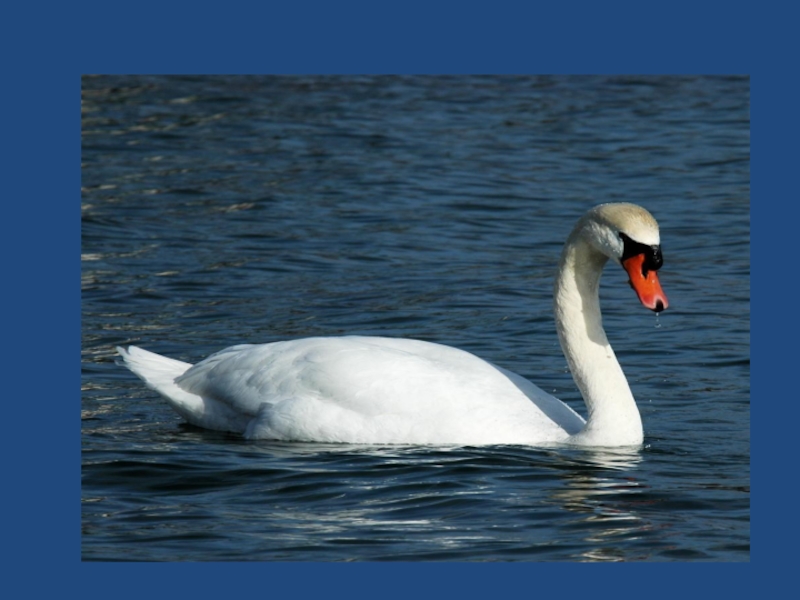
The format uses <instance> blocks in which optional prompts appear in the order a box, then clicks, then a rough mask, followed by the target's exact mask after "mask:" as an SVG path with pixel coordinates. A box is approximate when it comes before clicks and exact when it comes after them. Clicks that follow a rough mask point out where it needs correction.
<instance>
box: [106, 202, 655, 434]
mask: <svg viewBox="0 0 800 600" xmlns="http://www.w3.org/2000/svg"><path fill="white" fill-rule="evenodd" d="M659 244H660V240H659V232H658V224H657V223H656V221H655V219H654V218H653V217H652V215H650V213H649V212H647V211H646V210H645V209H643V208H641V207H639V206H636V205H634V204H627V203H614V204H601V205H599V206H596V207H594V208H593V209H591V210H589V211H588V212H587V213H586V214H585V215H584V216H583V217H582V218H581V219H580V220H579V221H578V223H577V225H576V226H575V228H574V229H573V231H572V233H571V234H570V236H569V238H568V239H567V242H566V245H565V247H564V250H563V253H562V255H561V261H560V263H559V269H558V275H557V276H556V280H555V288H554V308H555V318H556V325H557V329H558V336H559V340H560V341H561V347H562V349H563V351H564V354H565V355H566V357H567V361H568V363H569V367H570V370H571V371H572V375H573V377H574V378H575V382H576V384H577V385H578V388H579V389H580V391H581V394H583V398H584V400H585V402H586V406H587V408H588V418H587V421H584V420H583V419H582V418H581V417H580V416H579V415H578V414H577V413H575V412H574V411H573V410H572V409H571V408H569V407H568V406H567V405H566V404H563V403H562V402H561V401H559V400H557V399H556V398H554V397H553V396H551V395H549V394H547V393H546V392H544V391H542V390H541V389H539V388H538V387H537V386H535V385H534V384H532V383H531V382H529V381H527V380H526V379H524V378H522V377H520V376H519V375H516V374H515V373H511V372H510V371H506V370H505V369H502V368H500V367H498V366H495V365H493V364H491V363H489V362H486V361H484V360H482V359H480V358H478V357H476V356H474V355H472V354H470V353H468V352H465V351H463V350H458V349H456V348H451V347H448V346H443V345H440V344H434V343H430V342H423V341H418V340H409V339H392V338H381V337H357V336H352V337H332V338H307V339H300V340H293V341H286V342H275V343H271V344H260V345H240V346H233V347H230V348H227V349H225V350H222V351H221V352H217V353H216V354H213V355H211V356H209V357H208V358H206V359H205V360H204V361H202V362H200V363H198V364H196V365H194V366H192V365H190V364H188V363H184V362H180V361H177V360H173V359H171V358H166V357H164V356H160V355H158V354H154V353H152V352H148V351H146V350H142V349H140V348H137V347H135V346H130V347H129V348H128V349H124V348H117V350H118V351H119V353H120V354H121V355H122V357H123V359H124V362H125V364H126V366H128V368H130V369H131V370H132V371H133V372H134V373H136V374H137V375H138V376H139V377H141V378H142V379H143V380H144V382H145V383H146V384H147V385H148V386H149V387H151V388H152V389H154V390H155V391H157V392H158V393H159V394H161V395H162V396H163V397H164V398H166V399H167V401H168V402H169V403H170V404H171V405H172V407H173V408H174V409H175V410H176V411H177V412H178V413H179V414H180V415H181V416H182V417H184V418H185V419H186V420H187V421H188V422H189V423H192V424H194V425H198V426H200V427H205V428H207V429H216V430H221V431H231V432H238V433H242V434H244V435H245V436H246V437H247V438H251V439H274V440H295V441H319V442H349V443H368V444H395V443H398V444H459V445H461V444H464V445H481V444H523V445H546V444H552V443H568V444H582V445H592V446H627V445H638V444H641V443H642V439H643V432H642V422H641V418H640V417H639V411H638V409H637V407H636V402H635V401H634V399H633V395H632V394H631V390H630V388H629V387H628V382H627V380H626V379H625V375H624V374H623V372H622V369H621V368H620V366H619V363H618V362H617V359H616V357H615V355H614V351H613V350H612V349H611V346H610V345H609V343H608V339H607V338H606V334H605V331H603V326H602V319H601V315H600V303H599V298H598V287H599V283H600V275H601V272H602V269H603V265H604V264H605V263H606V261H607V260H608V259H609V258H611V259H612V260H613V261H614V262H616V263H619V264H621V265H622V266H623V267H624V268H625V270H626V271H627V272H628V276H629V278H630V282H631V285H632V287H633V288H634V290H635V291H636V293H637V294H638V296H639V300H640V301H641V302H642V304H643V305H644V306H646V307H647V308H649V309H651V310H654V311H661V310H664V309H665V308H666V307H667V299H666V296H665V295H664V293H663V291H662V290H661V285H660V283H659V281H658V278H657V276H656V273H655V271H656V270H657V269H658V268H659V267H660V266H661V263H662V258H661V250H660V245H659Z"/></svg>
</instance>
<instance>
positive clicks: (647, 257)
mask: <svg viewBox="0 0 800 600" xmlns="http://www.w3.org/2000/svg"><path fill="white" fill-rule="evenodd" d="M619 237H620V239H621V240H622V244H623V247H622V258H621V261H622V262H625V261H626V260H627V259H629V258H630V257H632V256H638V255H639V254H644V260H643V261H642V276H644V277H647V273H648V271H658V270H659V269H660V268H661V265H663V264H664V257H663V256H662V255H661V246H648V245H647V244H640V243H639V242H635V241H634V240H632V239H631V238H629V237H628V236H627V235H625V234H624V233H622V232H620V234H619Z"/></svg>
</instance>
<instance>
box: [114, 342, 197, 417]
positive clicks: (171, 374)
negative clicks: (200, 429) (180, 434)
mask: <svg viewBox="0 0 800 600" xmlns="http://www.w3.org/2000/svg"><path fill="white" fill-rule="evenodd" d="M117 352H119V354H120V356H121V357H122V361H123V364H124V365H125V366H126V367H128V368H129V369H130V370H131V371H133V372H134V373H136V375H138V376H139V378H140V379H141V380H142V381H144V382H145V383H146V384H147V387H149V388H150V389H153V390H155V391H156V392H158V393H159V394H160V395H162V396H163V397H164V398H165V399H166V400H167V401H168V402H169V403H170V405H171V406H172V408H174V409H175V410H176V411H177V412H178V414H179V415H181V416H182V417H183V418H184V419H186V420H187V421H189V422H190V423H194V422H195V419H194V418H193V417H194V416H195V415H197V414H202V412H203V399H202V398H201V397H200V396H195V395H194V394H190V393H189V392H187V391H185V390H182V389H181V388H180V387H178V385H177V384H176V383H175V378H176V377H178V376H180V375H183V374H184V373H185V372H186V370H187V369H188V368H189V367H191V366H192V365H190V364H189V363H185V362H182V361H180V360H175V359H174V358H167V357H166V356H161V355H160V354H156V353H155V352H149V351H147V350H142V349H141V348H137V347H136V346H128V348H123V347H121V346H117Z"/></svg>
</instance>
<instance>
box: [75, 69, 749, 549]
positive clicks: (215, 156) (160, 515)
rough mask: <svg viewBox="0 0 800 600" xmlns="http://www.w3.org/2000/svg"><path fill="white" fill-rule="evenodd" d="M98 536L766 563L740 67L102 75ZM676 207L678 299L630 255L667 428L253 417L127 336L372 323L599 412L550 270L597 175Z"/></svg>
mask: <svg viewBox="0 0 800 600" xmlns="http://www.w3.org/2000/svg"><path fill="white" fill-rule="evenodd" d="M82 94H83V101H82V114H83V118H82V186H83V194H82V273H81V276H82V410H81V417H82V430H81V431H82V557H83V559H84V560H163V561H172V560H291V561H353V560H354V561H365V560H445V561H451V560H459V561H463V560H467V561H556V560H559V561H749V559H750V207H749V195H750V120H749V80H748V79H747V78H740V77H711V78H706V77H655V78H653V77H621V76H617V77H205V76H195V77H86V78H84V80H83V85H82ZM607 201H628V202H635V203H638V204H641V205H643V206H645V207H646V208H648V209H649V210H650V211H651V212H652V213H653V214H654V215H655V217H656V218H657V219H658V220H659V223H660V225H661V238H662V244H663V249H664V261H665V264H664V267H663V269H662V271H661V272H660V278H661V282H662V285H663V286H664V289H665V291H666V293H667V295H668V297H669V300H670V308H669V310H668V311H666V312H665V313H663V314H662V315H661V316H660V317H658V318H656V317H655V316H654V315H653V313H651V312H650V311H647V310H645V309H643V308H642V307H641V306H640V305H639V303H638V301H637V300H636V298H635V295H634V293H633V292H632V291H631V290H630V288H629V287H628V285H627V283H626V282H627V277H626V275H625V273H624V272H623V271H622V270H621V269H618V268H616V267H614V266H613V265H609V266H608V267H607V269H606V272H605V274H604V277H603V282H602V286H601V305H602V307H603V311H604V324H605V327H606V330H607V332H608V336H609V339H610V341H611V343H612V345H613V346H614V348H615V350H616V353H617V356H618V357H619V359H620V362H621V363H622V366H623V368H624V369H625V371H626V374H627V376H628V379H629V381H630V383H631V387H632V389H633V392H634V395H635V396H636V398H637V400H638V403H639V406H640V410H641V413H642V419H643V422H644V427H645V437H646V440H645V446H644V448H643V449H642V450H641V451H637V452H623V451H592V450H578V449H560V450H554V449H548V450H544V449H536V448H526V447H511V446H500V447H481V448H425V447H416V448H414V447H361V446H341V445H321V444H289V443H273V442H264V441H261V442H249V441H245V440H242V439H240V438H239V437H237V436H233V435H227V434H220V433H215V432H208V431H203V430H200V429H196V428H192V427H190V426H188V425H185V424H182V423H181V419H180V418H179V417H178V416H177V415H176V414H175V413H173V412H172V410H171V409H170V408H169V407H168V406H167V405H166V403H165V402H164V401H163V400H161V399H160V398H159V397H158V396H157V395H156V394H155V393H154V392H151V391H150V390H148V389H146V388H145V387H144V386H143V385H142V384H141V382H140V381H139V380H138V379H137V378H136V377H135V376H133V375H132V374H131V373H130V372H128V371H127V370H126V369H124V368H123V367H120V366H118V365H116V364H115V362H114V350H113V348H114V346H116V345H119V344H128V343H135V344H137V345H140V346H142V347H145V348H148V349H150V350H153V351H155V352H159V353H161V354H165V355H168V356H172V357H175V358H179V359H182V360H186V361H188V362H197V361H198V360H200V359H202V358H203V357H205V356H207V355H208V354H210V353H212V352H214V351H216V350H219V349H221V348H223V347H225V346H228V345H231V344H234V343H244V342H251V343H260V342H270V341H276V340H281V339H293V338H298V337H303V336H308V335H338V334H344V333H357V334H375V335H384V336H401V337H413V338H420V339H426V340H431V341H436V342H441V343H445V344H449V345H453V346H458V347H460V348H464V349H466V350H469V351H471V352H473V353H475V354H477V355H479V356H481V357H483V358H485V359H487V360H489V361H491V362H494V363H496V364H498V365H501V366H503V367H506V368H508V369H511V370H513V371H516V372H517V373H520V374H521V375H523V376H525V377H527V378H529V379H531V380H533V381H534V382H536V383H537V384H539V385H540V386H541V387H542V388H544V389H545V390H547V391H550V392H552V393H554V394H555V395H556V396H558V397H559V398H562V399H563V400H564V401H566V402H568V403H569V404H570V405H571V406H572V407H573V408H575V409H576V410H578V411H579V412H581V413H582V414H585V409H584V406H583V403H582V400H581V398H580V395H579V393H578V392H577V390H576V388H575V385H574V383H573V382H572V379H571V377H570V375H569V373H568V372H567V369H566V361H565V359H564V358H563V356H562V355H561V352H560V348H559V345H558V340H557V337H556V334H555V327H554V324H553V320H552V312H551V293H552V278H553V275H554V273H555V267H556V263H557V260H558V256H559V252H560V248H561V245H562V243H563V241H564V239H565V238H566V236H567V234H568V233H569V231H570V230H571V228H572V226H573V224H574V222H575V220H576V219H577V218H578V217H579V216H580V215H581V214H582V213H583V212H584V211H585V210H586V209H587V208H589V207H590V206H592V205H593V204H596V203H599V202H607Z"/></svg>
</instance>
